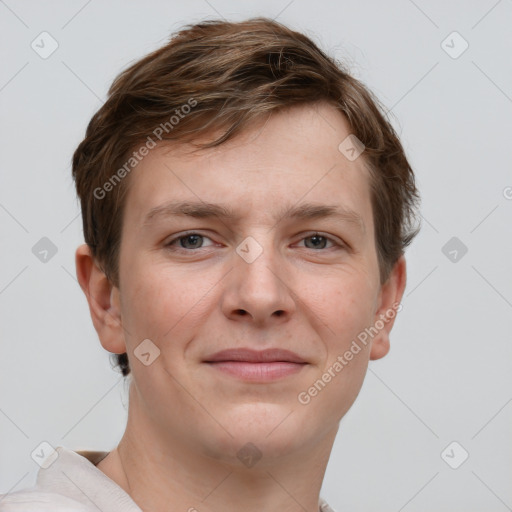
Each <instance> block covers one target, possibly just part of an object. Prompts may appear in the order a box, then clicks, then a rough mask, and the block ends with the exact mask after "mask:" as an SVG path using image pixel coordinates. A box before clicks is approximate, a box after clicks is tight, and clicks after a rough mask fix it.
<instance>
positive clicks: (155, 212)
mask: <svg viewBox="0 0 512 512" xmlns="http://www.w3.org/2000/svg"><path fill="white" fill-rule="evenodd" d="M172 216H186V217H194V218H197V219H205V218H210V217H216V218H218V219H221V220H231V221H236V220H238V219H240V217H241V215H240V214H237V213H235V212H234V211H233V210H231V209H230V208H229V207H227V206H224V205H222V204H214V203H206V202H203V201H169V202H167V203H164V204H162V205H159V206H156V207H154V208H152V209H151V210H150V211H149V212H148V213H147V215H146V216H145V218H144V222H143V225H144V226H147V225H149V224H151V223H152V222H153V221H155V219H158V218H165V217H172ZM276 217H277V218H276V222H280V221H282V220H288V219H321V218H327V217H332V218H335V219H338V220H340V221H344V222H349V223H351V224H355V225H357V226H358V227H359V228H360V229H361V231H362V232H363V233H364V232H365V231H366V227H365V224H364V222H363V219H362V217H361V216H360V215H359V214H358V213H357V212H355V211H354V210H349V209H346V208H343V207H341V206H337V205H325V204H315V203H301V204H298V205H295V206H288V207H285V208H283V209H282V210H281V212H280V214H278V215H277V216H276Z"/></svg>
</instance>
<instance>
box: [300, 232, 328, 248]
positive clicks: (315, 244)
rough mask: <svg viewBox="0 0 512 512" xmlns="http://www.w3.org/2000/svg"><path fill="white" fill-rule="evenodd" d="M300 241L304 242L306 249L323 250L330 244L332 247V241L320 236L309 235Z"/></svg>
mask: <svg viewBox="0 0 512 512" xmlns="http://www.w3.org/2000/svg"><path fill="white" fill-rule="evenodd" d="M302 240H304V241H305V246H306V247H307V248H308V249H325V248H326V244H329V243H330V244H331V245H333V241H332V240H330V239H329V238H327V237H325V236H322V235H310V236H306V237H305V238H303V239H302ZM308 240H309V241H310V243H309V244H308Z"/></svg>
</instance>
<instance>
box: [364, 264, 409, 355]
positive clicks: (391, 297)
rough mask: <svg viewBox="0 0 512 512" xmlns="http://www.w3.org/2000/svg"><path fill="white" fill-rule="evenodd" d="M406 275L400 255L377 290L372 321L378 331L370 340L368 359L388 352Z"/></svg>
mask: <svg viewBox="0 0 512 512" xmlns="http://www.w3.org/2000/svg"><path fill="white" fill-rule="evenodd" d="M406 275H407V272H406V264H405V257H404V256H403V255H402V256H401V257H400V258H399V259H398V261H397V262H396V263H395V265H394V267H393V270H392V271H391V274H390V276H389V278H388V280H387V281H386V282H385V283H384V284H383V285H382V286H381V289H380V292H379V302H378V303H379V306H378V308H377V312H376V313H375V318H374V322H373V326H374V327H375V328H376V329H377V330H378V333H377V334H376V335H375V337H374V338H373V340H372V347H371V350H370V359H372V360H375V359H380V358H381V357H384V356H385V355H386V354H387V353H388V352H389V333H390V332H391V329H392V328H393V324H394V323H395V318H396V315H397V313H398V311H400V310H401V309H402V306H401V304H400V301H401V300H402V296H403V294H404V290H405V282H406V280H407V277H406Z"/></svg>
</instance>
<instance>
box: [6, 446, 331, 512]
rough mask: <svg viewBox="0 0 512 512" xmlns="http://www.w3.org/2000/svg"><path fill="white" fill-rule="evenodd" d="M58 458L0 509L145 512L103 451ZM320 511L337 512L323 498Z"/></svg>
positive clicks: (66, 453)
mask: <svg viewBox="0 0 512 512" xmlns="http://www.w3.org/2000/svg"><path fill="white" fill-rule="evenodd" d="M56 451H57V453H58V457H57V459H56V460H55V461H54V462H53V463H52V464H51V465H50V466H49V467H47V468H46V469H43V468H41V469H39V471H38V473H37V480H36V484H35V486H34V487H31V488H29V489H23V490H20V491H16V492H11V493H8V494H0V512H98V511H101V512H142V510H141V509H140V508H139V506H138V505H137V504H136V503H135V502H134V501H133V500H132V499H131V497H130V496H129V495H128V494H127V493H126V492H125V491H124V490H123V489H122V488H121V487H120V486H119V485H117V484H116V483H115V482H114V481H113V480H111V479H110V478H109V477H108V476H107V475H105V473H103V472H102V471H101V470H100V469H98V468H97V467H96V465H97V464H99V462H100V461H101V460H102V459H103V458H105V457H106V456H107V455H108V452H101V451H76V452H75V451H72V450H69V449H67V448H64V447H63V446H59V447H58V448H56ZM319 505H320V509H319V510H320V512H335V511H334V510H333V509H332V508H331V507H330V506H329V505H328V504H327V502H326V501H325V500H323V499H322V498H320V503H319Z"/></svg>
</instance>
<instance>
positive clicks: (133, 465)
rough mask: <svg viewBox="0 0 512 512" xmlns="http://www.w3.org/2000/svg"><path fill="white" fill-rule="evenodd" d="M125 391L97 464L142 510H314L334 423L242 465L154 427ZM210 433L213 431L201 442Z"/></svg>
mask: <svg viewBox="0 0 512 512" xmlns="http://www.w3.org/2000/svg"><path fill="white" fill-rule="evenodd" d="M132 398H133V396H132V393H130V406H129V414H128V422H127V427H126V430H125V433H124V435H123V438H122V439H121V441H120V443H119V445H118V447H117V448H116V449H114V450H113V451H112V452H110V453H109V455H108V456H107V457H106V458H105V459H103V460H102V461H101V462H100V464H98V469H100V470H101V471H103V473H105V474H106V475H107V476H108V477H109V478H111V479H112V480H113V481H114V482H116V483H117V484H118V485H119V486H120V487H121V488H123V489H124V490H125V492H126V493H127V494H129V495H130V496H131V498H132V499H133V500H134V501H135V503H137V505H138V506H139V507H140V508H141V509H142V510H143V511H148V510H151V511H152V512H164V511H165V512H168V510H169V507H171V508H172V510H186V511H189V512H214V511H219V510H222V511H223V512H235V511H236V512H239V511H240V510H244V511H245V512H260V511H261V510H268V511H279V512H318V502H319V495H320V490H321V486H322V481H323V477H324V473H325V469H326V467H327V462H328V460H329V456H330V452H331V449H332V445H333V443H334V438H335V436H336V432H337V428H336V429H334V430H331V431H327V432H325V433H324V436H323V438H322V439H320V440H317V441H316V442H312V443H310V444H309V445H308V446H304V447H302V448H301V449H300V452H298V451H296V450H295V451H294V452H293V453H283V454H280V455H279V456H276V457H272V456H270V455H267V454H266V456H265V457H263V458H262V459H261V460H259V461H258V462H257V463H256V464H254V465H253V466H252V467H246V466H245V465H244V464H242V463H241V462H240V461H239V460H238V459H237V458H234V460H232V459H231V458H227V457H225V456H222V455H221V454H216V453H215V448H213V449H209V448H208V446H207V445H205V444H203V445H202V444H201V443H200V442H198V441H197V440H196V441H195V442H192V443H189V442H188V441H189V440H187V439H181V438H179V437H177V436H173V435H169V433H168V432H167V431H166V432H164V433H162V432H159V429H158V428H156V427H155V425H154V424H153V423H152V422H151V421H150V420H149V418H148V416H147V415H146V414H144V413H143V410H142V408H141V407H140V403H138V402H137V400H136V399H132ZM205 430H206V428H205ZM212 433H213V434H214V433H215V432H212ZM205 437H208V434H207V433H205ZM212 439H214V436H213V435H212V436H211V437H210V438H209V439H205V441H208V442H210V443H211V441H212ZM263 442H264V440H263ZM255 444H257V443H255Z"/></svg>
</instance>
